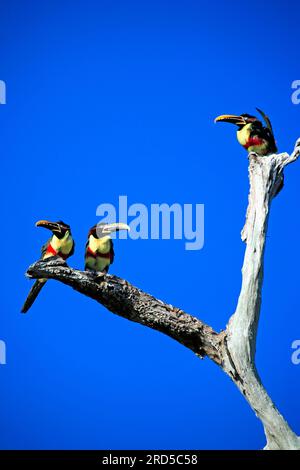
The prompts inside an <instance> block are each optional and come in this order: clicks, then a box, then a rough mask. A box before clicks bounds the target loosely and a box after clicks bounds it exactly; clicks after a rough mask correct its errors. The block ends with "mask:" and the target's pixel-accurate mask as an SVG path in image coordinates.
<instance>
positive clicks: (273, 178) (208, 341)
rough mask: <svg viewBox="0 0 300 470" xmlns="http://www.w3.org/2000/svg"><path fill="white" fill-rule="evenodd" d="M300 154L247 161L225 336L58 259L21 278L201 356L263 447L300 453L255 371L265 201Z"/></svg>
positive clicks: (116, 281) (299, 442) (121, 283)
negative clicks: (236, 289)
mask: <svg viewBox="0 0 300 470" xmlns="http://www.w3.org/2000/svg"><path fill="white" fill-rule="evenodd" d="M299 155H300V139H299V140H298V141H297V142H296V146H295V149H294V151H293V153H292V154H291V155H288V154H287V153H282V154H278V155H270V156H267V157H259V156H258V155H256V154H254V153H251V154H250V155H249V178H250V194H249V204H248V209H247V215H246V223H245V226H244V229H243V231H242V239H243V241H245V242H246V252H245V258H244V264H243V269H242V287H241V292H240V296H239V299H238V304H237V308H236V311H235V313H234V315H233V316H232V317H231V319H230V320H229V323H228V325H227V328H226V330H225V331H222V332H221V333H217V332H216V331H214V330H213V329H212V328H211V327H210V326H208V325H206V324H205V323H203V322H202V321H201V320H199V319H197V318H196V317H194V316H192V315H189V314H188V313H185V312H184V311H183V310H181V309H178V308H176V307H174V306H172V305H169V304H166V303H164V302H162V301H161V300H158V299H156V298H155V297H153V296H151V295H149V294H146V293H145V292H143V291H141V290H140V289H138V288H137V287H134V286H132V285H131V284H129V283H128V282H127V281H125V280H123V279H120V278H118V277H116V276H112V275H108V274H107V275H104V274H99V275H94V274H92V273H89V272H83V271H78V270H75V269H72V268H70V267H69V266H68V265H67V264H66V262H65V261H63V260H62V259H61V258H57V257H55V258H50V259H48V260H47V261H42V260H40V261H37V262H36V263H34V264H33V265H31V266H30V267H29V269H28V271H27V276H28V277H30V278H34V279H39V278H46V279H55V280H58V281H61V282H63V283H64V284H67V285H69V286H71V287H73V289H75V290H77V291H78V292H80V293H82V294H84V295H87V296H88V297H91V298H93V299H95V300H97V301H98V302H100V303H101V304H102V305H104V306H105V307H106V308H107V309H108V310H110V311H111V312H113V313H115V314H117V315H120V316H122V317H124V318H127V319H128V320H131V321H134V322H138V323H141V324H142V325H145V326H148V327H150V328H153V329H155V330H158V331H160V332H162V333H164V334H166V335H168V336H170V337H171V338H173V339H175V340H176V341H178V342H179V343H181V344H183V345H184V346H186V347H187V348H189V349H191V350H192V351H193V352H194V353H195V354H196V355H197V356H199V357H201V358H203V357H205V356H208V357H209V358H210V359H211V360H212V361H214V362H215V363H216V364H217V365H218V366H219V367H221V368H222V369H223V371H224V372H225V373H226V374H227V375H229V377H230V378H231V379H232V381H233V382H234V383H235V384H236V386H237V387H238V389H239V390H240V391H241V393H242V394H243V396H244V397H245V398H246V400H247V401H248V403H249V405H250V406H251V408H252V409H253V410H254V412H255V413H256V415H257V417H258V418H259V419H260V420H261V422H262V424H263V426H264V430H265V435H266V439H267V445H266V447H265V449H270V450H271V449H272V450H273V449H300V439H299V437H297V436H296V434H295V433H294V432H293V431H292V430H291V428H290V427H289V425H288V424H287V422H286V421H285V419H284V418H283V416H282V415H281V414H280V413H279V411H278V410H277V408H276V407H275V405H274V403H273V402H272V400H271V398H270V397H269V395H268V394H267V392H266V390H265V388H264V387H263V385H262V383H261V380H260V378H259V375H258V373H257V370H256V366H255V349H256V335H257V328H258V322H259V315H260V307H261V290H262V282H263V261H264V248H265V241H266V234H267V227H268V217H269V212H270V207H271V202H272V199H273V198H274V197H275V195H276V193H277V191H278V188H279V187H280V184H281V182H282V178H283V170H284V168H285V166H287V165H288V164H289V163H292V162H294V161H296V160H297V158H298V157H299Z"/></svg>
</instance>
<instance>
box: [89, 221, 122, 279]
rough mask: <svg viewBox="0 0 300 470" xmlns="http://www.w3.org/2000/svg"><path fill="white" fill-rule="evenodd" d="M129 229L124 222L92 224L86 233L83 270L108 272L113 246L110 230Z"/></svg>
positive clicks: (112, 257) (112, 260) (111, 261)
mask: <svg viewBox="0 0 300 470" xmlns="http://www.w3.org/2000/svg"><path fill="white" fill-rule="evenodd" d="M118 230H128V231H129V230H130V228H129V226H128V225H127V224H124V223H112V224H104V223H99V224H96V225H94V226H93V227H92V228H91V229H90V230H89V233H88V239H87V242H86V247H85V267H84V268H85V270H86V271H93V272H101V273H104V274H107V273H108V270H109V268H110V265H111V264H112V263H113V262H114V256H115V254H114V246H113V241H112V239H111V237H110V234H111V233H112V232H116V231H118Z"/></svg>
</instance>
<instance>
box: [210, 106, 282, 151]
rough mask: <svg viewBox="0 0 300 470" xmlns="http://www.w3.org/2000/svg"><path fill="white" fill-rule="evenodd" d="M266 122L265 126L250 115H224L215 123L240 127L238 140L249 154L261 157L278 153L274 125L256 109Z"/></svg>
mask: <svg viewBox="0 0 300 470" xmlns="http://www.w3.org/2000/svg"><path fill="white" fill-rule="evenodd" d="M256 110H257V111H258V112H259V114H260V115H261V116H262V118H263V120H264V124H265V125H264V124H263V123H262V122H261V121H260V120H259V119H258V118H257V117H255V116H251V115H250V114H241V115H240V116H236V115H234V114H222V115H221V116H218V117H217V118H216V119H215V122H229V123H231V124H235V125H236V126H238V130H237V140H238V142H239V143H240V144H241V145H242V146H243V147H244V149H246V150H247V151H248V152H249V153H250V152H255V153H256V154H257V155H259V156H266V155H270V154H272V153H276V152H277V146H276V142H275V138H274V134H273V129H272V124H271V121H270V119H269V118H268V116H266V114H265V113H264V112H263V111H261V110H260V109H258V108H256Z"/></svg>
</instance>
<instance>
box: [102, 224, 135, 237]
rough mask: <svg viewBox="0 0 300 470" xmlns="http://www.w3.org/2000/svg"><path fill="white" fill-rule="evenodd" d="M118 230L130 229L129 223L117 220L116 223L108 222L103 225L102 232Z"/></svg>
mask: <svg viewBox="0 0 300 470" xmlns="http://www.w3.org/2000/svg"><path fill="white" fill-rule="evenodd" d="M118 230H128V232H129V231H130V227H129V225H127V224H123V223H122V222H117V223H114V224H107V225H105V226H104V227H103V229H102V233H107V234H109V233H112V232H117V231H118Z"/></svg>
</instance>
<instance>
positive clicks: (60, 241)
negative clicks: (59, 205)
mask: <svg viewBox="0 0 300 470" xmlns="http://www.w3.org/2000/svg"><path fill="white" fill-rule="evenodd" d="M35 225H36V227H44V228H47V229H48V230H51V232H52V236H51V237H50V238H49V240H48V241H47V242H46V243H45V244H44V245H43V246H42V250H41V259H43V260H45V259H47V258H50V257H51V256H60V257H61V258H63V259H64V260H65V259H67V258H69V256H72V255H73V253H74V249H75V242H74V240H73V237H72V234H71V228H70V225H68V224H66V223H65V222H63V221H62V220H59V221H58V222H50V221H48V220H39V221H38V222H36V224H35ZM46 282H47V280H46V279H37V280H36V281H35V283H34V284H33V286H32V288H31V289H30V291H29V294H28V296H27V299H26V300H25V303H24V305H23V307H22V309H21V312H22V313H26V312H27V311H28V310H29V309H30V307H31V306H32V304H33V302H34V301H35V299H36V298H37V296H38V294H39V293H40V291H41V289H42V288H43V287H44V285H45V284H46Z"/></svg>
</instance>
